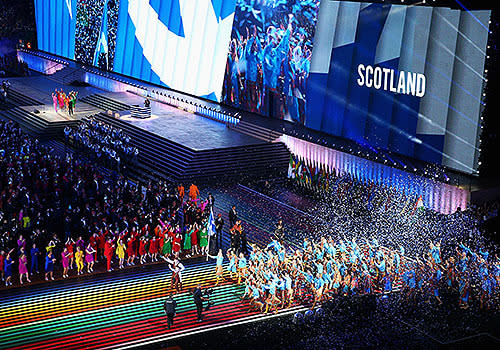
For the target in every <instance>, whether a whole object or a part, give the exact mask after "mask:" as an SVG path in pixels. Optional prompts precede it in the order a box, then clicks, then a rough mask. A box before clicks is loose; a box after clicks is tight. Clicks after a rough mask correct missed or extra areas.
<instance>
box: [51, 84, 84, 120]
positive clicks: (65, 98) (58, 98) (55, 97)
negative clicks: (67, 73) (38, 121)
mask: <svg viewBox="0 0 500 350" xmlns="http://www.w3.org/2000/svg"><path fill="white" fill-rule="evenodd" d="M77 96H78V92H77V91H70V92H69V93H68V94H67V95H66V93H65V92H64V91H63V89H59V90H57V89H55V90H54V92H53V93H52V101H53V105H54V111H55V112H56V113H57V111H58V108H59V110H61V111H63V110H65V111H67V112H68V115H70V116H72V115H74V113H75V108H76V98H77Z"/></svg>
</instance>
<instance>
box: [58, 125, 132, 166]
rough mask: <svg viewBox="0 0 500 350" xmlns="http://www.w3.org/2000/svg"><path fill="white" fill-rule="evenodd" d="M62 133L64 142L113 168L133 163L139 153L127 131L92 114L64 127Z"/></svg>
mask: <svg viewBox="0 0 500 350" xmlns="http://www.w3.org/2000/svg"><path fill="white" fill-rule="evenodd" d="M64 135H65V138H66V142H68V143H70V144H72V145H73V146H74V147H76V148H78V149H81V150H84V151H86V152H89V153H91V157H92V158H94V157H95V158H96V159H97V161H100V162H101V163H104V164H105V165H106V166H107V167H110V168H113V169H116V168H117V169H120V165H123V164H131V163H135V162H136V161H137V157H138V155H139V149H138V148H137V147H135V146H133V145H132V144H131V143H130V136H129V135H128V134H127V133H125V132H124V131H123V130H122V129H120V128H116V127H113V126H112V125H109V124H106V123H103V122H101V121H99V120H97V119H96V118H94V117H93V116H90V117H86V118H83V119H82V120H81V123H79V124H78V126H77V127H74V128H71V127H69V126H67V127H65V128H64ZM120 170H121V169H120Z"/></svg>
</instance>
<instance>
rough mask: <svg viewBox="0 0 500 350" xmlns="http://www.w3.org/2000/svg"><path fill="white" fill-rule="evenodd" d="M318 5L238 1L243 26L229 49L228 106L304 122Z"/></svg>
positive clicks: (237, 26) (238, 27)
mask: <svg viewBox="0 0 500 350" xmlns="http://www.w3.org/2000/svg"><path fill="white" fill-rule="evenodd" d="M240 2H241V3H240ZM318 4H319V1H315V0H307V1H291V2H283V3H281V4H277V5H272V6H271V5H270V4H267V3H265V2H255V3H254V4H253V5H248V4H247V2H246V1H239V2H238V3H237V7H236V14H235V17H236V18H238V19H241V22H238V24H235V25H234V26H233V33H232V39H231V43H230V47H229V54H228V59H227V64H226V75H225V80H224V91H223V100H224V101H225V102H226V103H231V104H232V105H234V106H237V107H241V108H244V109H247V110H249V111H252V112H259V113H261V114H264V115H266V116H273V117H276V118H280V119H284V118H285V119H287V120H293V121H295V122H300V123H302V124H304V118H305V96H306V80H307V77H308V75H309V70H310V65H311V53H312V51H311V50H312V37H313V33H314V31H313V30H314V27H315V21H316V12H317V7H318ZM252 6H253V7H252ZM276 6H277V7H283V8H284V9H285V11H281V8H277V7H276ZM282 13H289V15H288V16H287V17H285V16H283V15H282ZM243 18H244V20H243Z"/></svg>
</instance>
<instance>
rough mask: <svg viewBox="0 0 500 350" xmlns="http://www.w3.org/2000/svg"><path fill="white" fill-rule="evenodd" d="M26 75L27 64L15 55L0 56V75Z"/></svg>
mask: <svg viewBox="0 0 500 350" xmlns="http://www.w3.org/2000/svg"><path fill="white" fill-rule="evenodd" d="M27 75H29V68H28V65H27V64H26V63H25V62H22V61H20V60H19V59H18V58H17V56H15V55H5V56H0V77H7V76H27Z"/></svg>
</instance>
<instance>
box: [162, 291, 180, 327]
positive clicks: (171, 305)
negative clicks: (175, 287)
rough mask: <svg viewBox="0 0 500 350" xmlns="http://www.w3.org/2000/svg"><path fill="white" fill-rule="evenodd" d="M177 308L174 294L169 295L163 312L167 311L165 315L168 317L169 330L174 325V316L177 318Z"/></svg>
mask: <svg viewBox="0 0 500 350" xmlns="http://www.w3.org/2000/svg"><path fill="white" fill-rule="evenodd" d="M176 307H177V302H176V301H175V300H174V298H173V297H172V294H169V295H168V298H167V300H165V303H164V304H163V310H165V314H166V315H167V325H168V329H170V327H172V326H173V325H174V316H175V308H176Z"/></svg>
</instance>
